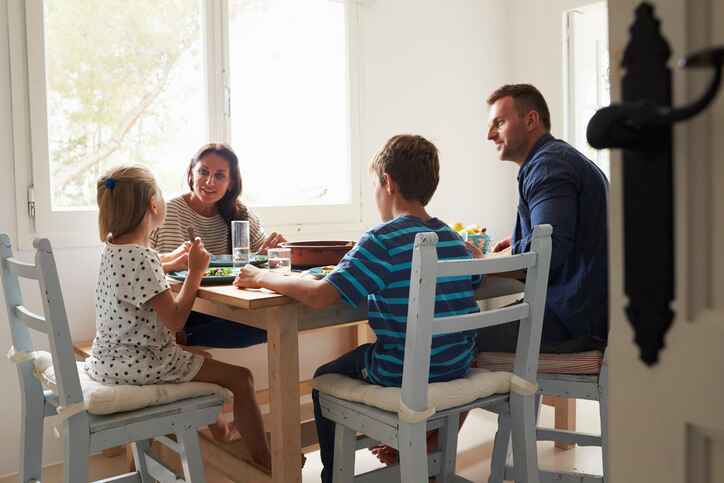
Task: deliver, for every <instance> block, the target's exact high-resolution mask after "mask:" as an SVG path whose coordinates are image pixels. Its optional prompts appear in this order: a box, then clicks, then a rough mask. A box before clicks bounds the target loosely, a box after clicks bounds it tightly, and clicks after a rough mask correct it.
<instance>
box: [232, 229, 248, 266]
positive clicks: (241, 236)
mask: <svg viewBox="0 0 724 483" xmlns="http://www.w3.org/2000/svg"><path fill="white" fill-rule="evenodd" d="M250 256H251V244H250V241H249V222H248V221H241V220H234V221H232V222H231V261H232V263H233V265H234V268H237V269H238V268H241V267H243V266H244V265H246V264H247V263H249V258H250Z"/></svg>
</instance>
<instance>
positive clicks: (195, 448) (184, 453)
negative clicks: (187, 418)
mask: <svg viewBox="0 0 724 483" xmlns="http://www.w3.org/2000/svg"><path fill="white" fill-rule="evenodd" d="M176 439H177V441H178V443H179V457H180V458H181V465H182V466H183V469H184V479H185V480H186V483H205V482H206V477H205V476H204V461H203V459H202V458H201V447H200V446H199V433H198V431H197V430H196V428H194V427H190V428H186V429H184V430H182V431H179V432H177V433H176Z"/></svg>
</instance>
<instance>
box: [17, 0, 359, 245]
mask: <svg viewBox="0 0 724 483" xmlns="http://www.w3.org/2000/svg"><path fill="white" fill-rule="evenodd" d="M328 1H337V0H328ZM200 3H201V12H202V16H203V18H202V25H203V27H204V31H203V33H202V35H203V37H204V43H205V46H204V47H205V48H204V54H205V57H204V62H205V63H206V69H205V81H206V85H205V86H203V87H204V88H205V89H206V93H207V105H208V107H207V109H208V111H207V112H208V138H209V140H210V141H221V142H230V141H232V140H231V139H230V137H231V136H230V133H231V115H232V113H231V112H230V95H232V92H231V86H230V85H229V84H230V82H229V48H228V45H229V44H228V39H229V32H228V25H229V18H228V11H229V6H228V2H227V1H219V0H200ZM343 3H344V4H345V23H346V25H345V27H346V36H347V75H346V77H347V102H348V106H349V119H348V129H349V145H348V150H349V151H348V152H349V159H350V180H349V181H350V188H351V196H350V202H349V203H347V204H343V205H311V206H279V207H254V206H250V208H251V209H252V210H253V211H254V213H255V214H257V215H258V216H259V217H260V219H261V220H262V223H263V224H264V226H265V228H266V229H267V231H271V230H275V231H282V232H284V233H285V234H286V233H289V234H292V233H294V234H295V235H296V236H298V237H299V236H302V237H303V236H305V235H306V234H309V235H311V234H318V233H334V232H337V231H340V232H342V231H351V230H358V229H360V228H362V196H361V191H362V186H361V182H362V176H361V163H360V142H359V138H360V137H359V124H360V104H361V100H360V98H361V91H360V81H359V79H360V66H359V63H360V53H359V45H358V42H359V39H360V32H359V12H358V5H357V3H358V2H356V1H344V2H343ZM43 10H44V0H40V1H32V2H24V1H23V0H9V2H8V29H9V36H10V47H11V48H10V50H11V52H10V71H11V86H12V87H11V90H12V92H11V95H12V106H13V113H12V119H13V141H14V148H15V149H14V158H15V159H14V168H15V188H16V190H15V191H16V211H17V213H16V215H17V216H16V221H17V227H16V228H17V237H16V239H17V240H18V245H19V247H20V248H21V249H29V248H31V247H32V241H33V239H34V238H36V237H47V238H50V239H52V240H53V244H54V246H56V247H84V246H97V245H99V244H100V243H101V242H100V240H99V239H98V229H97V216H98V215H97V210H82V209H79V210H74V211H63V212H51V196H52V194H51V192H50V179H49V178H50V165H49V152H48V151H49V147H48V120H47V92H46V91H47V84H46V77H45V49H44V45H45V42H44V37H45V30H44V19H43ZM180 169H183V168H182V167H180ZM30 203H33V208H34V216H31V215H30Z"/></svg>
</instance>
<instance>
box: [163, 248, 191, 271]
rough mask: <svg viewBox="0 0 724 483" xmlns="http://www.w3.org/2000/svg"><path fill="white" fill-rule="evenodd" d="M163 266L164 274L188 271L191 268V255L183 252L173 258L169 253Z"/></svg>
mask: <svg viewBox="0 0 724 483" xmlns="http://www.w3.org/2000/svg"><path fill="white" fill-rule="evenodd" d="M174 251H175V250H174ZM162 264H163V271H164V272H176V271H179V270H186V269H187V268H188V266H189V254H188V252H182V253H180V254H178V255H176V256H175V257H173V258H172V257H171V254H170V253H169V254H168V257H167V258H166V261H165V262H162Z"/></svg>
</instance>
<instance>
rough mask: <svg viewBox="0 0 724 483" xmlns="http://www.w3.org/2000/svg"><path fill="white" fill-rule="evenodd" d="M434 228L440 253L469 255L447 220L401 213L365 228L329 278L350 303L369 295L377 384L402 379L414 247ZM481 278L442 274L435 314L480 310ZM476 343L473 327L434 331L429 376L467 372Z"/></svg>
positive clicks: (371, 365)
mask: <svg viewBox="0 0 724 483" xmlns="http://www.w3.org/2000/svg"><path fill="white" fill-rule="evenodd" d="M431 231H434V232H436V233H437V235H438V237H439V242H438V245H437V254H438V257H439V258H440V259H456V258H457V259H459V258H469V257H470V255H469V254H468V252H467V250H466V249H465V245H464V243H463V241H462V239H461V238H460V236H459V235H458V234H457V233H455V232H454V231H452V230H451V229H450V228H449V227H448V226H447V225H446V224H445V223H443V222H442V221H440V220H438V219H437V218H431V219H429V220H428V221H426V222H423V221H422V220H420V219H419V218H416V217H413V216H402V217H399V218H396V219H394V220H392V221H389V222H387V223H383V224H382V225H379V226H377V227H375V228H373V229H371V230H370V231H368V232H367V233H365V234H364V235H363V236H362V238H361V239H360V241H359V243H357V245H356V246H355V248H353V249H352V250H351V251H350V252H349V253H347V255H345V257H344V258H343V259H342V261H341V262H340V263H339V264H338V265H337V269H336V270H335V271H334V272H332V273H331V274H329V275H328V276H327V278H326V279H325V280H327V281H328V282H329V283H331V284H332V285H333V286H334V287H335V288H336V289H337V291H338V292H339V294H340V296H341V298H342V299H343V300H344V301H346V302H347V303H349V304H350V305H352V306H355V307H356V306H357V305H359V304H360V303H361V302H363V301H367V304H368V317H369V324H370V327H372V329H373V330H374V332H375V335H376V336H377V341H376V342H375V343H374V344H373V345H372V346H371V348H370V350H369V351H368V353H367V358H366V364H365V365H366V369H367V378H368V379H369V380H370V381H371V382H373V383H375V384H379V385H381V386H400V385H401V384H402V362H403V360H404V358H405V324H406V323H407V305H408V298H409V292H410V269H411V264H412V263H411V262H412V247H413V243H414V241H415V235H416V234H417V233H423V232H431ZM473 278H474V279H475V280H473ZM479 283H480V277H479V276H478V277H470V276H466V277H445V278H441V279H439V280H438V283H437V292H436V296H435V315H436V316H438V317H442V316H446V315H447V316H449V315H460V314H469V313H473V312H478V310H479V309H478V305H477V303H476V302H475V297H474V285H475V284H479ZM474 346H475V335H474V333H470V332H467V333H454V334H442V335H436V336H433V339H432V354H431V359H430V382H442V381H447V380H450V379H456V378H459V377H464V376H465V374H466V373H467V372H468V369H469V368H470V364H471V362H472V360H473V356H474Z"/></svg>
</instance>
